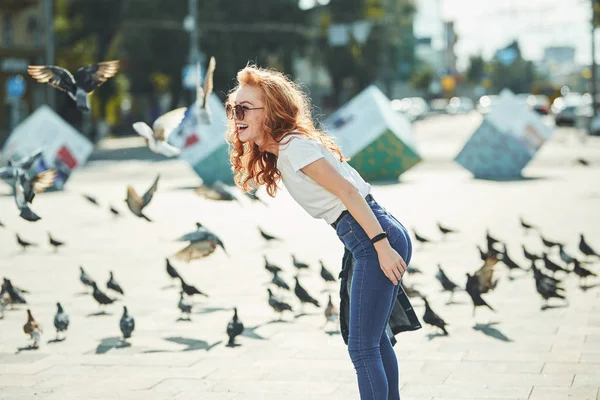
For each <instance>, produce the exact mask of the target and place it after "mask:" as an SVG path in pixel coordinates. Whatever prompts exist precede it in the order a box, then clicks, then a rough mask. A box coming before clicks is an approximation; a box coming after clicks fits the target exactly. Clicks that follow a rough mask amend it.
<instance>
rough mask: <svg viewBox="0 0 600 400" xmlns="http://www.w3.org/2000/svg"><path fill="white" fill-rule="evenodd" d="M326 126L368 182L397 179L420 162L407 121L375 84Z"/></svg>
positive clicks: (328, 119) (325, 123) (341, 109)
mask: <svg viewBox="0 0 600 400" xmlns="http://www.w3.org/2000/svg"><path fill="white" fill-rule="evenodd" d="M324 125H325V127H326V129H327V131H328V133H330V134H331V135H332V136H334V137H335V138H336V139H337V143H338V144H339V145H340V147H341V149H342V152H343V153H344V155H345V156H346V157H350V162H349V163H350V165H352V166H353V167H354V168H355V169H356V170H357V171H358V172H359V173H360V174H361V176H362V177H363V178H365V179H366V180H368V181H384V180H397V179H398V177H399V176H400V175H401V174H403V173H404V172H406V171H407V170H408V169H410V168H411V167H413V166H414V165H416V164H417V163H418V162H419V161H421V156H420V155H419V153H418V152H417V148H416V144H415V139H414V135H413V133H412V129H411V125H410V122H409V121H408V119H407V118H406V117H405V116H404V115H402V114H399V113H397V112H396V111H394V110H393V109H392V107H391V104H390V100H389V99H388V98H387V97H386V96H385V95H384V94H383V93H382V92H381V90H379V88H377V87H376V86H374V85H371V86H369V87H368V88H366V89H365V90H363V91H362V92H361V93H360V94H358V95H357V96H356V97H354V98H353V99H352V100H350V101H349V102H348V103H347V104H345V105H344V106H342V107H341V108H340V109H339V110H337V111H336V112H335V113H334V114H332V115H331V116H330V117H329V118H327V120H325V122H324Z"/></svg>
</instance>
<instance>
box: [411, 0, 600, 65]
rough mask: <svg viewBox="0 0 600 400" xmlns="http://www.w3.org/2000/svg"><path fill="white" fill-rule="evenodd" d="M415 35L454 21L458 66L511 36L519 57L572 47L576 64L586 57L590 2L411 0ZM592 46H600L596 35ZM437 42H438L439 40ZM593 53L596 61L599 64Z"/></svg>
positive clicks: (588, 54) (588, 57)
mask: <svg viewBox="0 0 600 400" xmlns="http://www.w3.org/2000/svg"><path fill="white" fill-rule="evenodd" d="M416 3H417V6H418V7H419V13H418V17H417V19H416V21H415V33H416V34H418V35H425V36H426V35H428V34H429V35H434V36H440V38H441V37H443V36H441V35H443V33H442V32H443V30H442V28H441V27H440V25H441V23H438V21H440V20H444V19H445V20H453V21H455V30H456V32H457V35H458V38H459V40H458V42H457V44H456V47H455V51H456V53H457V56H458V67H459V69H464V68H465V67H466V66H467V64H468V58H469V55H472V54H479V53H481V54H483V56H484V58H486V59H489V58H491V57H492V56H493V54H494V52H495V51H496V50H497V49H499V48H501V47H504V46H506V45H507V44H508V43H510V42H511V41H512V40H513V39H515V38H517V39H518V40H519V44H520V45H521V51H522V53H523V56H524V57H525V58H527V59H530V60H541V59H542V58H543V54H544V48H545V47H548V46H554V45H573V46H575V48H576V53H575V58H576V62H578V63H581V64H589V62H590V60H591V38H590V23H589V20H590V16H591V5H590V3H591V0H417V1H416ZM596 38H597V46H596V47H597V48H598V47H600V36H598V35H597V36H596ZM438 42H439V46H440V47H441V46H443V43H441V40H440V41H437V42H435V43H434V46H436V43H438ZM598 56H600V54H599V52H598V51H596V57H597V58H596V60H597V61H599V62H600V58H598Z"/></svg>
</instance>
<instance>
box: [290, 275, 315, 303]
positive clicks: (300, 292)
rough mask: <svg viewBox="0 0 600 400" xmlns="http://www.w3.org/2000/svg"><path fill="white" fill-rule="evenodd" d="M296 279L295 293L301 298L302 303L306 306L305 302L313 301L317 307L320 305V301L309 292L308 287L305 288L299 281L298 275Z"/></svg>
mask: <svg viewBox="0 0 600 400" xmlns="http://www.w3.org/2000/svg"><path fill="white" fill-rule="evenodd" d="M294 279H295V280H296V286H295V287H294V294H295V295H296V297H298V299H299V300H300V303H301V305H302V306H304V303H311V304H313V305H314V306H315V307H320V305H319V302H318V301H317V300H315V299H314V298H313V297H312V296H311V295H310V294H308V292H307V291H306V289H304V288H303V287H302V286H301V285H300V282H299V281H298V277H295V278H294Z"/></svg>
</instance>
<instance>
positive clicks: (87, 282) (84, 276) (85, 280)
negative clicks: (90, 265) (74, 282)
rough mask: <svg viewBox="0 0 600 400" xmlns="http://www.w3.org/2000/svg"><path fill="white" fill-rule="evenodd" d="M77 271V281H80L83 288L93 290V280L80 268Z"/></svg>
mask: <svg viewBox="0 0 600 400" xmlns="http://www.w3.org/2000/svg"><path fill="white" fill-rule="evenodd" d="M79 271H80V274H79V280H80V281H81V283H83V284H84V285H85V286H89V287H91V288H93V287H94V280H93V279H92V278H90V277H89V276H88V274H87V273H86V272H85V271H84V270H83V267H82V266H79Z"/></svg>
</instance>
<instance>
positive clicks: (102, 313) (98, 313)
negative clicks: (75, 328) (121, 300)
mask: <svg viewBox="0 0 600 400" xmlns="http://www.w3.org/2000/svg"><path fill="white" fill-rule="evenodd" d="M104 315H106V316H108V315H113V314H112V313H109V312H106V311H104V310H102V311H97V312H95V313H89V314H88V315H87V316H88V317H100V316H104Z"/></svg>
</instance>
